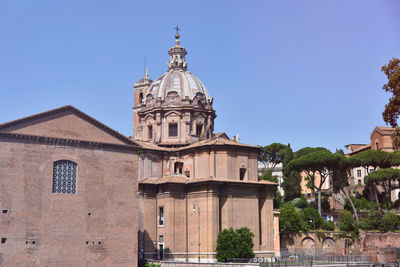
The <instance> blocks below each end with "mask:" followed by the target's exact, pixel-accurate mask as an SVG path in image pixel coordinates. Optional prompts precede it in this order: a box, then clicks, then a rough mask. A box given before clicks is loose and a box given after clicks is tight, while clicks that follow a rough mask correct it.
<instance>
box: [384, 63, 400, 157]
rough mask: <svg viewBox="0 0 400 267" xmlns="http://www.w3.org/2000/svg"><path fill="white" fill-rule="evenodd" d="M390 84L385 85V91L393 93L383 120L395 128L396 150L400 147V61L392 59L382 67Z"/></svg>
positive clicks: (394, 145)
mask: <svg viewBox="0 0 400 267" xmlns="http://www.w3.org/2000/svg"><path fill="white" fill-rule="evenodd" d="M381 71H383V72H384V73H385V74H386V76H387V78H388V82H387V83H386V84H384V85H383V87H382V88H383V90H385V91H386V92H388V93H391V94H392V96H391V97H390V99H389V103H387V104H386V105H385V110H384V111H383V113H382V116H383V120H384V121H385V122H386V123H388V124H390V125H391V126H392V127H395V131H394V132H393V133H392V140H393V142H392V144H393V148H394V149H395V150H397V149H399V147H400V130H399V129H398V125H397V120H398V118H399V115H400V59H398V58H392V59H391V60H389V63H388V64H387V65H384V66H382V69H381Z"/></svg>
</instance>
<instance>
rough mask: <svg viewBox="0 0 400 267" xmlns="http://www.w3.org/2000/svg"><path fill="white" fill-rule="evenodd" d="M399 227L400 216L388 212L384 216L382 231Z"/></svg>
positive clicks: (389, 230) (391, 230)
mask: <svg viewBox="0 0 400 267" xmlns="http://www.w3.org/2000/svg"><path fill="white" fill-rule="evenodd" d="M398 229H399V217H398V216H397V215H396V214H395V213H393V212H386V213H385V216H383V220H382V224H381V227H380V230H381V231H382V232H393V231H396V230H398Z"/></svg>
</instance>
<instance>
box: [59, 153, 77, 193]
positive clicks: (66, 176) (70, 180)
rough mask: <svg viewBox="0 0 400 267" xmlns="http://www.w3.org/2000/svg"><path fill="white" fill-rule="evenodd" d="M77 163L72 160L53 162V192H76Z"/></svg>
mask: <svg viewBox="0 0 400 267" xmlns="http://www.w3.org/2000/svg"><path fill="white" fill-rule="evenodd" d="M77 166H78V165H77V164H76V163H75V162H73V161H70V160H59V161H56V162H54V164H53V193H59V194H75V193H76V169H77Z"/></svg>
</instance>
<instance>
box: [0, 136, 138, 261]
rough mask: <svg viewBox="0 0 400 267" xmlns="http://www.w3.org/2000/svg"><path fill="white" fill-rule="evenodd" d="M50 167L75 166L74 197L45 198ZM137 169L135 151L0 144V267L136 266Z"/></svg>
mask: <svg viewBox="0 0 400 267" xmlns="http://www.w3.org/2000/svg"><path fill="white" fill-rule="evenodd" d="M57 160H71V161H73V162H75V163H77V166H78V167H77V193H76V194H56V193H52V179H53V163H54V162H55V161H57ZM137 164H138V157H137V153H136V151H125V152H122V151H118V150H109V149H105V148H104V149H89V148H79V147H67V146H56V145H51V144H34V143H27V142H24V141H21V140H0V229H1V231H0V238H6V240H5V243H0V262H1V263H2V264H4V265H6V266H16V265H18V266H20V265H24V264H25V265H29V266H31V265H32V264H33V265H35V266H61V265H62V266H84V265H85V266H92V265H93V266H95V265H96V266H98V265H108V266H111V265H112V266H136V265H137V224H138V222H137V213H138V212H137ZM2 264H0V265H2ZM25 265H24V266H25ZM33 265H32V266H33Z"/></svg>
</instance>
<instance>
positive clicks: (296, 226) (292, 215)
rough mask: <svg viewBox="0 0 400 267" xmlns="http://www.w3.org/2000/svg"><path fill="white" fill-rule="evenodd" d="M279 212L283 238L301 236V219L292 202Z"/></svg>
mask: <svg viewBox="0 0 400 267" xmlns="http://www.w3.org/2000/svg"><path fill="white" fill-rule="evenodd" d="M279 211H280V214H279V229H280V231H281V236H282V238H287V237H290V236H292V235H297V234H299V233H300V231H301V219H300V215H299V213H298V212H297V211H296V209H295V207H294V205H293V204H292V202H286V203H285V204H283V205H282V206H281V209H280V210H279Z"/></svg>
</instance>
